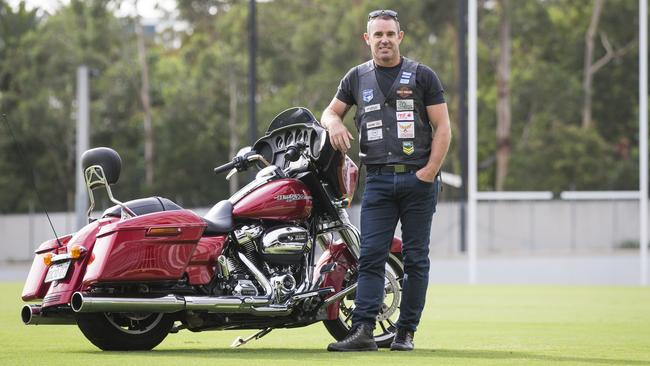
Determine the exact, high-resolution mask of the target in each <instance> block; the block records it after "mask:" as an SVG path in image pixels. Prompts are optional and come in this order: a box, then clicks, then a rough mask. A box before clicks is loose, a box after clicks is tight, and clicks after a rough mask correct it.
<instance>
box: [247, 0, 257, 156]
mask: <svg viewBox="0 0 650 366" xmlns="http://www.w3.org/2000/svg"><path fill="white" fill-rule="evenodd" d="M255 13H256V9H255V0H250V1H249V2H248V26H249V30H248V88H249V90H248V133H249V135H248V136H249V139H250V145H251V146H253V144H254V143H255V140H257V122H256V118H255V116H256V114H257V108H256V107H257V106H256V104H255V103H256V101H255V96H256V93H257V64H256V60H257V21H256V19H255V18H256V16H255Z"/></svg>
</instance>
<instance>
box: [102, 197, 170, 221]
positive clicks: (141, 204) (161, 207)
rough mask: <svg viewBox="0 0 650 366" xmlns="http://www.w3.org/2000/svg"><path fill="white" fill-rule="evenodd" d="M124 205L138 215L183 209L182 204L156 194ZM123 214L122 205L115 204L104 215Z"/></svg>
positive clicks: (118, 215)
mask: <svg viewBox="0 0 650 366" xmlns="http://www.w3.org/2000/svg"><path fill="white" fill-rule="evenodd" d="M124 205H125V206H126V207H128V208H129V209H130V210H131V211H133V213H134V214H136V215H144V214H148V213H153V212H160V211H174V210H182V209H183V208H182V207H181V206H179V205H177V204H175V203H174V202H172V200H170V199H167V198H164V197H155V196H154V197H147V198H140V199H137V200H132V201H127V202H124ZM121 215H122V207H120V205H115V206H113V207H110V208H108V209H107V210H106V211H104V213H103V214H102V217H107V216H113V217H120V216H121Z"/></svg>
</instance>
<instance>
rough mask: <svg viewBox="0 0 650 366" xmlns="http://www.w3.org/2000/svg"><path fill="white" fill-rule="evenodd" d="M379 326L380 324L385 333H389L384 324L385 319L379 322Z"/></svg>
mask: <svg viewBox="0 0 650 366" xmlns="http://www.w3.org/2000/svg"><path fill="white" fill-rule="evenodd" d="M379 326H380V327H381V329H382V330H383V331H384V333H388V330H387V329H386V326H385V325H384V322H383V321H380V322H379ZM384 333H382V334H384Z"/></svg>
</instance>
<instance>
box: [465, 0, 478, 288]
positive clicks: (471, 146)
mask: <svg viewBox="0 0 650 366" xmlns="http://www.w3.org/2000/svg"><path fill="white" fill-rule="evenodd" d="M477 12H478V9H477V4H476V0H468V6H467V24H468V32H467V50H468V52H467V57H468V65H469V66H468V73H467V75H468V87H467V104H468V106H467V113H468V118H467V129H468V131H467V132H468V141H467V157H468V159H467V160H468V162H467V165H468V166H467V236H466V237H467V261H468V280H469V283H470V284H475V283H476V257H477V243H476V242H477V240H476V226H477V225H476V216H477V215H476V210H477V205H476V198H477V197H476V191H477V177H476V175H477V174H478V171H477V163H476V155H477V151H476V141H477V139H476V118H477V104H476V78H477V64H476V56H477V53H476V49H477V42H478V39H477V37H478V29H477V21H478V14H477Z"/></svg>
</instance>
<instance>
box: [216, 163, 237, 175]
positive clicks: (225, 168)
mask: <svg viewBox="0 0 650 366" xmlns="http://www.w3.org/2000/svg"><path fill="white" fill-rule="evenodd" d="M235 165H236V163H235V161H234V160H233V161H231V162H229V163H226V164H224V165H221V166H218V167H216V168H214V173H215V174H220V173H223V172H225V171H228V170H230V169H232V168H234V167H235Z"/></svg>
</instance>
